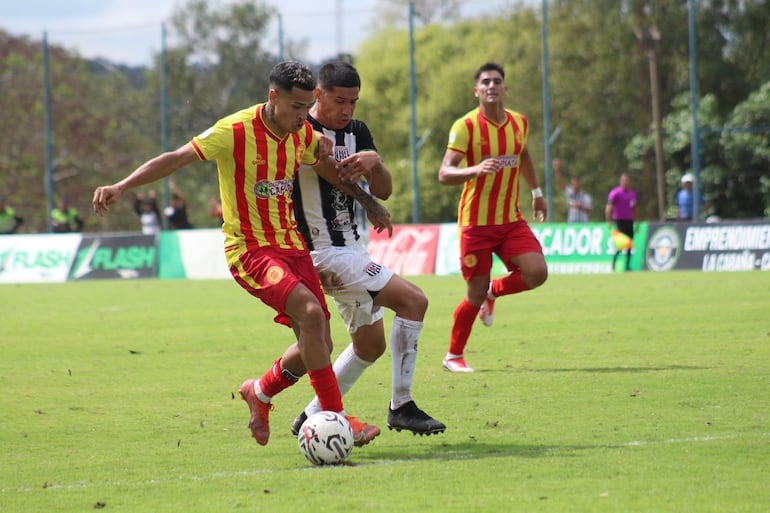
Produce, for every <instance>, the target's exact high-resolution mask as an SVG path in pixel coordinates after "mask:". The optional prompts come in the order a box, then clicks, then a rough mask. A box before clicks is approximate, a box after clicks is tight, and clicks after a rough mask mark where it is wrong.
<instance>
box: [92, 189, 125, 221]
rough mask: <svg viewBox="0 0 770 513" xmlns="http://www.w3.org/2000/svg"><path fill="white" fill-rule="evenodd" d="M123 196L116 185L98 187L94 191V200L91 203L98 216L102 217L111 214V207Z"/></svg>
mask: <svg viewBox="0 0 770 513" xmlns="http://www.w3.org/2000/svg"><path fill="white" fill-rule="evenodd" d="M121 194H122V191H121V190H120V189H119V188H118V187H117V186H115V185H105V186H102V187H97V188H96V190H95V191H94V198H93V200H92V201H91V204H92V205H93V207H94V212H95V213H96V215H98V216H100V217H101V216H103V215H104V214H105V213H106V212H109V211H110V205H112V204H113V203H115V202H116V201H118V198H120V195H121Z"/></svg>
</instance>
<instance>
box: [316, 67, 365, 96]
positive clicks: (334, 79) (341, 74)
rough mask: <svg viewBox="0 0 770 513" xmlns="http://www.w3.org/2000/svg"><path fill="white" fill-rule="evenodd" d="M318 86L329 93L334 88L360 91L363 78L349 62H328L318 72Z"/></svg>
mask: <svg viewBox="0 0 770 513" xmlns="http://www.w3.org/2000/svg"><path fill="white" fill-rule="evenodd" d="M318 85H320V86H321V89H324V90H327V91H328V90H329V89H332V88H334V87H358V88H359V89H360V88H361V77H360V76H359V75H358V70H356V68H355V67H354V66H353V65H352V64H350V63H349V62H343V61H334V62H328V63H326V64H324V65H323V66H321V69H320V70H319V71H318Z"/></svg>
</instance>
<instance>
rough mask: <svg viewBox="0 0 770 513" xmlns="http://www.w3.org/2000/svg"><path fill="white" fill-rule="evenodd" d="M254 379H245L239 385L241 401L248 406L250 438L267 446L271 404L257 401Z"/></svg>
mask: <svg viewBox="0 0 770 513" xmlns="http://www.w3.org/2000/svg"><path fill="white" fill-rule="evenodd" d="M255 381H256V379H247V380H246V381H244V382H243V384H242V385H241V399H243V400H244V401H246V404H248V405H249V414H250V417H249V429H250V430H251V436H253V437H254V440H256V441H257V443H258V444H259V445H267V441H268V440H269V439H270V410H272V409H273V405H272V404H271V403H264V402H262V401H260V400H259V397H257V393H256V392H255V391H254V382H255Z"/></svg>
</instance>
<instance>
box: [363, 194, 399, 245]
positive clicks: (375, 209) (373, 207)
mask: <svg viewBox="0 0 770 513" xmlns="http://www.w3.org/2000/svg"><path fill="white" fill-rule="evenodd" d="M364 208H365V209H366V218H367V219H369V222H370V223H371V224H372V227H373V228H374V229H375V231H376V232H377V233H382V231H383V230H388V237H391V236H392V235H393V225H392V224H391V223H390V212H388V209H387V208H385V207H384V206H383V205H380V204H379V203H378V202H376V201H372V202H369V204H368V206H365V207H364Z"/></svg>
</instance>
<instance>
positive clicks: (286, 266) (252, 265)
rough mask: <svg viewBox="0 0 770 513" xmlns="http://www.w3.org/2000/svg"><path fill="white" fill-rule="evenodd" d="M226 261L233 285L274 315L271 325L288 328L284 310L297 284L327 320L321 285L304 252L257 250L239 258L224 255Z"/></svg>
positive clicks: (245, 253)
mask: <svg viewBox="0 0 770 513" xmlns="http://www.w3.org/2000/svg"><path fill="white" fill-rule="evenodd" d="M227 261H228V264H229V265H230V273H231V274H232V275H233V278H235V281H236V282H238V284H239V285H240V286H241V287H243V288H244V289H245V290H246V291H247V292H248V293H249V294H251V295H252V296H254V297H256V298H258V299H260V300H261V301H262V302H263V303H265V304H266V305H267V306H269V307H271V308H273V309H274V310H275V311H276V312H278V315H276V316H275V318H274V319H273V320H274V321H275V322H277V323H279V324H284V325H286V326H289V327H291V319H290V318H289V316H288V315H286V312H285V311H284V308H285V307H286V300H287V299H288V297H289V294H290V293H291V291H292V290H293V289H294V287H295V286H296V285H297V284H298V283H302V284H303V285H305V286H306V287H307V288H308V289H309V290H310V291H311V292H312V293H313V294H315V296H316V297H317V298H318V302H319V303H321V306H322V307H323V309H324V312H325V313H326V318H327V319H328V318H329V309H328V307H327V306H326V298H325V297H324V293H323V290H322V289H321V281H320V279H319V278H318V274H317V273H316V270H315V267H313V260H312V259H311V258H310V254H309V253H308V252H307V251H297V250H293V249H292V250H289V249H281V248H275V247H261V248H257V249H247V250H246V251H243V252H241V253H240V254H237V253H236V254H228V255H227Z"/></svg>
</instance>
